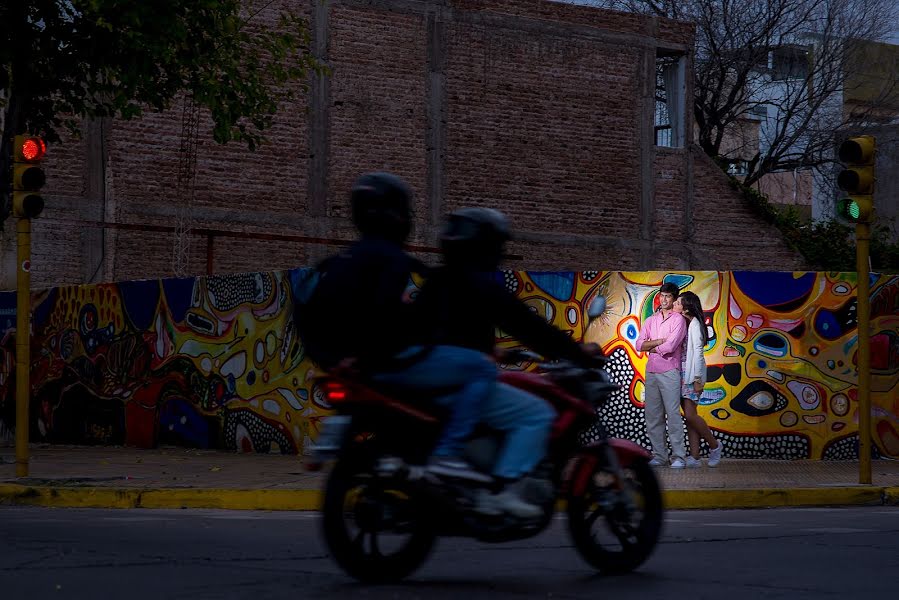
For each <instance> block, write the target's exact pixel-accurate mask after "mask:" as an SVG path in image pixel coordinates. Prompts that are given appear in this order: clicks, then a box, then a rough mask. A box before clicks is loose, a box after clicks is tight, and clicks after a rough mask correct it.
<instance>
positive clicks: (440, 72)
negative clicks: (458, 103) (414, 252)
mask: <svg viewBox="0 0 899 600" xmlns="http://www.w3.org/2000/svg"><path fill="white" fill-rule="evenodd" d="M429 9H432V10H429V11H428V13H427V36H428V39H427V51H428V72H427V78H428V79H427V82H426V94H427V100H426V102H427V130H426V132H425V143H426V147H427V152H428V154H427V198H428V206H429V208H430V212H429V214H428V226H429V228H430V229H431V230H432V232H433V231H435V230H436V228H437V227H439V224H440V222H441V219H442V217H443V211H444V202H443V199H444V194H445V192H446V179H445V175H444V157H445V154H446V49H447V42H446V23H445V21H444V19H443V18H442V14H441V10H440V7H439V6H429Z"/></svg>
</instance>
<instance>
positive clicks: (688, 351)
mask: <svg viewBox="0 0 899 600" xmlns="http://www.w3.org/2000/svg"><path fill="white" fill-rule="evenodd" d="M674 310H675V312H679V313H681V314H682V315H683V316H684V318H685V319H687V322H688V326H687V337H686V338H685V339H684V345H685V346H686V347H685V349H684V353H683V357H684V358H683V363H682V365H681V375H682V377H681V380H682V382H683V387H682V391H681V402H680V404H681V408H682V409H683V411H684V420H685V421H686V423H687V439H688V440H689V441H690V456H688V457H687V467H701V466H702V461H701V460H699V438H700V437H701V438H702V439H704V440H705V441H706V442H708V444H709V466H710V467H717V466H718V463H720V462H721V452H722V450H723V446H722V444H721V442H719V441H718V440H716V439H715V436H713V435H712V430H711V429H709V426H708V424H707V423H706V422H705V421H704V420H703V418H702V417H700V416H699V414H698V413H697V412H696V405H697V404H699V399H700V398H701V397H702V390H703V389H704V388H705V383H706V368H705V356H704V355H703V349H704V348H705V345H706V344H707V343H708V341H709V339H708V332H707V330H706V327H705V314H704V313H703V311H702V303H701V302H700V301H699V296H697V295H696V294H694V293H693V292H683V293H681V294H680V296H678V298H677V300H675V301H674Z"/></svg>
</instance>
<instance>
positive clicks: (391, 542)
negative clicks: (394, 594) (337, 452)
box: [322, 461, 436, 583]
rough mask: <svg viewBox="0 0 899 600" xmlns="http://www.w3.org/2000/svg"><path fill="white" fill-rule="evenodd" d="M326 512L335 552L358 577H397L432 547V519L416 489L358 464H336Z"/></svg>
mask: <svg viewBox="0 0 899 600" xmlns="http://www.w3.org/2000/svg"><path fill="white" fill-rule="evenodd" d="M322 513H323V514H322V518H323V521H322V522H323V528H324V536H325V542H326V543H327V545H328V548H329V550H330V551H331V554H332V556H333V557H334V559H335V560H336V561H337V564H338V565H340V567H341V568H342V569H343V570H344V571H346V572H347V573H348V574H349V575H351V576H352V577H355V578H356V579H358V580H359V581H363V582H366V583H389V582H395V581H399V580H401V579H403V578H404V577H406V576H407V575H409V574H410V573H412V572H413V571H414V570H415V569H417V568H418V567H419V566H420V565H421V564H422V563H423V562H424V560H425V559H426V558H427V556H428V554H429V553H430V551H431V548H432V547H433V546H434V541H435V538H436V533H435V530H434V527H433V520H432V518H430V515H428V514H427V510H426V503H425V502H423V501H422V499H421V498H420V497H418V495H417V493H416V492H415V490H413V489H411V488H410V487H409V486H407V485H406V484H405V482H402V481H396V482H391V481H385V480H383V479H379V478H377V477H375V476H374V475H373V474H372V473H371V472H370V470H369V469H368V468H366V467H365V466H364V465H362V464H359V463H353V462H344V461H340V462H338V463H337V465H335V467H334V470H333V471H332V472H331V475H330V476H329V478H328V483H327V487H326V489H325V498H324V506H323V508H322Z"/></svg>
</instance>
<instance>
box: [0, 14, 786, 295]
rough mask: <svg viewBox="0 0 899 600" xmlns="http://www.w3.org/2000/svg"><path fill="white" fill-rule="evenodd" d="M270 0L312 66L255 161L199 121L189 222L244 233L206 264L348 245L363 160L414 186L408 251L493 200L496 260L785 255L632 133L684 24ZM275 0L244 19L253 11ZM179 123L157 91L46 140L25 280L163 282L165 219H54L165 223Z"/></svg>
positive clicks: (581, 265) (203, 260)
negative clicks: (292, 25) (659, 63)
mask: <svg viewBox="0 0 899 600" xmlns="http://www.w3.org/2000/svg"><path fill="white" fill-rule="evenodd" d="M282 2H285V3H288V4H290V5H291V6H292V7H293V8H294V10H297V11H300V12H302V13H303V14H304V15H305V16H306V17H307V18H308V19H309V23H310V29H311V31H312V33H313V40H312V47H313V48H314V50H315V52H316V53H317V55H318V56H320V57H321V59H322V60H323V61H324V62H325V63H326V64H327V65H328V66H329V67H330V69H331V73H330V76H328V77H311V78H310V81H309V88H308V90H307V91H306V93H304V94H301V95H300V96H299V97H298V98H297V99H296V100H295V101H293V102H290V103H285V104H284V105H283V107H282V111H281V112H280V113H279V115H278V117H277V118H276V119H275V125H274V128H273V129H272V130H271V131H270V132H269V134H268V137H269V139H270V144H268V145H266V146H264V147H262V148H261V149H260V150H259V151H258V152H256V153H255V154H251V153H249V152H247V151H246V150H245V149H244V148H243V147H242V146H240V145H239V144H229V145H227V146H218V145H216V144H215V143H214V142H212V140H211V136H210V133H209V122H208V119H207V116H206V115H201V120H200V123H201V128H200V138H199V145H198V155H197V156H198V161H197V172H196V183H195V188H194V196H193V204H192V206H193V210H192V215H193V224H194V227H196V228H209V229H219V230H228V231H239V232H246V233H247V235H248V237H247V238H246V239H234V238H218V239H215V240H213V243H212V248H213V250H214V261H213V263H214V270H215V271H216V272H234V271H251V270H270V269H277V268H289V267H293V266H297V265H302V264H307V263H309V262H311V261H313V260H315V259H316V258H317V257H319V256H321V255H322V254H323V253H327V252H331V251H332V250H333V246H323V245H316V244H304V243H300V242H298V241H284V240H280V241H272V240H270V239H269V240H265V239H259V238H260V237H261V236H256V237H253V234H254V233H257V234H258V233H265V234H281V235H287V234H295V235H302V236H312V237H321V238H330V239H349V238H351V237H352V236H353V230H352V226H351V224H350V223H349V221H348V219H347V207H346V194H347V191H348V187H349V185H350V183H351V181H352V179H353V178H354V177H355V176H356V175H358V174H359V173H361V172H364V171H366V170H371V169H384V170H391V171H395V172H397V173H398V174H400V175H402V176H403V177H405V178H406V179H407V180H408V181H409V183H410V184H411V186H412V187H413V188H414V190H415V192H416V197H417V199H416V223H415V229H414V234H413V240H412V242H413V243H417V244H423V245H432V244H434V243H435V240H436V236H437V232H438V231H439V226H440V221H441V215H443V214H444V213H445V212H446V211H448V210H452V209H453V208H456V207H459V206H463V205H471V204H482V205H491V206H496V207H498V208H501V209H503V210H505V211H506V212H507V213H508V214H509V216H510V217H511V219H512V221H513V224H514V226H515V230H516V232H517V234H518V237H517V241H516V243H515V244H514V245H513V248H512V251H513V252H516V253H518V254H521V255H522V256H523V257H524V258H523V260H521V261H517V263H516V264H514V265H509V266H511V267H514V268H517V269H561V270H568V269H573V270H581V269H628V270H636V269H657V268H658V269H664V268H687V267H689V268H693V269H712V270H714V269H729V268H734V269H737V268H769V269H784V268H792V267H793V266H794V265H795V264H797V261H796V258H795V256H794V255H793V254H792V253H791V252H789V250H788V249H786V247H785V246H784V244H783V243H782V242H781V241H779V237H778V236H777V234H776V232H775V230H773V229H770V228H768V227H766V226H765V225H764V224H762V223H761V221H759V220H758V219H757V218H755V217H754V216H753V215H752V214H751V213H750V212H749V211H748V209H746V208H745V207H744V206H743V205H742V204H741V202H742V201H741V200H740V199H739V197H737V196H736V195H735V194H734V193H733V192H732V191H731V190H730V189H729V187H728V185H727V182H726V180H725V179H723V175H721V174H720V173H718V172H717V171H715V167H714V165H713V164H711V163H710V162H709V161H707V160H703V159H704V157H700V156H698V155H697V154H696V153H695V152H690V151H686V150H683V149H680V150H667V149H657V148H653V147H652V142H651V140H652V136H651V130H652V125H653V123H652V111H653V102H654V100H653V92H654V90H653V86H652V83H653V80H652V79H651V75H650V74H651V73H652V69H653V68H654V61H655V56H656V53H657V52H658V51H660V50H664V51H665V52H668V53H671V52H675V53H677V52H681V53H685V54H688V55H689V53H690V52H691V51H692V32H693V28H692V26H691V25H689V24H684V23H678V22H673V21H665V20H659V19H650V18H644V17H640V16H636V15H632V14H625V13H617V12H610V11H601V10H597V9H594V8H591V7H585V6H574V5H570V4H563V3H558V2H549V1H544V0H499V1H491V2H487V1H478V0H448V1H446V0H445V1H436V0H432V1H424V0H423V1H416V0H340V1H338V0H335V1H331V2H322V1H321V0H282ZM280 8H281V7H280V6H278V3H275V4H274V5H272V6H271V7H269V9H268V10H267V12H265V13H263V15H262V18H263V19H264V20H265V19H267V20H268V22H274V20H275V18H276V16H277V14H278V12H279V9H280ZM264 23H265V21H263V24H264ZM686 112H687V113H689V111H686ZM181 117H182V107H181V105H180V104H178V105H176V106H173V107H172V108H171V110H169V111H168V112H166V113H163V114H148V115H146V116H144V117H143V118H141V119H139V120H136V121H131V122H118V121H116V122H110V121H104V122H98V123H94V124H91V125H90V127H88V128H86V130H85V137H84V138H83V140H82V141H77V142H76V141H70V142H67V143H66V144H64V145H57V146H54V147H53V148H52V149H51V150H52V154H51V156H52V157H53V158H52V160H51V161H49V162H48V173H49V175H50V178H49V182H48V194H47V195H48V197H49V198H50V199H51V200H50V202H48V208H47V210H46V212H45V215H46V217H47V218H46V219H42V220H39V221H36V222H35V224H34V229H35V239H34V258H35V260H34V263H35V264H34V268H33V280H34V284H35V286H46V285H51V284H56V283H71V282H82V281H88V280H90V279H91V277H93V280H94V281H98V280H121V279H130V278H150V277H161V276H167V275H170V274H171V269H172V267H171V262H172V247H173V242H174V235H173V234H172V233H160V232H152V233H151V232H135V231H124V230H113V229H108V230H107V231H106V232H105V233H103V232H102V230H100V229H95V228H90V227H86V226H85V225H84V224H83V223H80V224H79V223H74V222H73V221H102V220H104V219H105V220H107V221H110V222H116V223H129V224H153V225H169V226H171V225H172V224H174V223H175V219H176V215H177V214H178V202H180V201H181V200H180V199H177V198H175V197H174V196H175V195H176V194H175V192H176V185H175V184H176V179H177V171H178V160H179V155H178V148H179V145H180V137H181ZM11 226H12V224H11V223H9V224H7V228H6V231H5V232H4V239H3V249H4V260H3V263H2V269H3V273H2V274H3V282H4V284H5V287H11V285H10V282H11V281H12V282H14V265H15V263H14V261H13V262H10V258H9V257H10V255H11V254H12V255H14V251H13V252H12V253H11V252H10V249H11V248H14V246H12V244H13V238H14V236H13V235H10V231H11ZM192 241H193V243H192V252H191V260H190V263H189V264H190V269H191V271H192V272H193V273H203V272H205V270H206V264H207V257H206V248H207V239H206V238H205V237H202V236H197V237H194V238H192ZM10 275H12V278H10Z"/></svg>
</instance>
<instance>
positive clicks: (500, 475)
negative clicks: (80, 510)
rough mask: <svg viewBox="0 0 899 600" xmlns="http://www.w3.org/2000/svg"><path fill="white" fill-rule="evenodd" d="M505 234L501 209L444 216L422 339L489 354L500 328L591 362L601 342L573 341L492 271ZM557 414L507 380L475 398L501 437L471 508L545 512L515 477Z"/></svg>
mask: <svg viewBox="0 0 899 600" xmlns="http://www.w3.org/2000/svg"><path fill="white" fill-rule="evenodd" d="M509 238H510V232H509V225H508V221H507V219H506V217H505V216H504V215H503V214H502V213H501V212H499V211H496V210H493V209H489V208H463V209H460V210H458V211H456V212H454V213H452V214H451V215H450V216H449V218H448V222H447V224H446V228H445V229H444V231H443V234H442V236H441V239H440V242H441V247H442V250H443V260H444V264H443V266H441V267H439V268H437V269H435V270H433V271H432V272H431V273H430V275H429V276H428V278H427V281H426V282H425V284H424V286H423V287H422V290H421V292H420V293H419V296H418V299H417V300H416V307H417V309H418V310H417V313H418V316H419V319H420V325H419V327H418V328H417V329H418V331H419V332H421V334H422V335H423V336H424V337H423V338H422V339H421V343H422V344H437V345H441V346H443V345H446V346H452V347H463V348H470V349H472V350H477V351H478V352H483V353H491V354H492V353H493V351H494V346H495V339H496V338H495V335H496V334H495V331H496V329H497V328H498V329H501V330H502V331H504V332H505V333H507V334H509V335H511V336H513V337H515V338H516V339H517V340H519V341H520V342H521V343H522V344H523V345H525V346H527V347H529V348H531V349H532V350H534V351H536V352H538V353H540V354H542V355H544V356H545V357H547V358H550V359H568V360H572V361H574V362H576V363H579V364H583V365H586V366H595V359H594V356H595V355H596V353H597V352H598V350H599V349H598V347H596V346H595V345H589V346H582V345H580V344H578V343H576V342H574V341H573V340H572V339H571V338H570V337H569V336H568V335H567V334H565V333H563V332H562V331H561V330H559V329H557V328H555V327H553V326H552V325H550V324H549V323H547V322H546V321H545V320H544V319H542V318H540V317H539V316H537V315H536V314H535V313H534V312H532V311H531V309H530V308H528V306H527V305H526V304H525V303H524V302H522V301H521V300H519V299H518V298H516V297H515V296H514V295H513V294H512V293H511V292H509V291H508V290H507V289H506V288H505V286H504V285H503V284H502V283H500V281H499V280H498V279H497V271H496V270H497V268H498V267H499V264H500V261H501V259H502V256H503V252H504V247H505V243H506V242H507V241H508V240H509ZM459 409H460V410H463V411H467V410H469V407H468V406H465V405H462V406H460V407H459ZM554 417H555V413H554V411H553V409H552V408H551V407H550V406H549V404H547V403H546V402H545V401H544V400H543V399H541V398H539V397H537V396H534V395H532V394H530V393H528V392H526V391H524V390H521V389H518V388H515V387H512V386H510V385H506V384H503V383H498V384H497V385H496V388H495V389H494V391H493V393H492V394H490V396H489V398H488V399H487V401H486V402H484V403H483V404H481V405H480V414H479V420H480V421H482V422H484V423H485V424H486V425H488V426H489V427H491V428H493V429H496V430H499V431H501V432H503V433H505V440H504V444H503V447H502V449H501V450H500V453H499V456H498V459H497V462H496V464H495V465H494V466H493V473H492V474H493V477H494V479H495V481H496V482H497V485H496V486H495V487H494V489H493V490H491V491H486V490H485V491H484V492H483V493H482V494H481V495H480V496H479V497H478V500H477V502H476V507H475V510H477V511H479V512H481V513H484V514H500V513H509V514H512V515H514V516H517V517H521V518H538V517H539V516H540V515H541V514H542V512H543V511H542V509H541V508H540V507H538V506H536V505H534V504H531V503H529V502H527V501H526V500H525V499H524V498H523V497H522V496H521V489H520V488H521V486H520V485H518V482H519V481H520V480H521V479H522V477H524V476H525V475H527V474H528V473H530V472H531V471H532V470H533V469H534V468H535V466H536V465H537V464H539V462H540V461H541V460H542V458H543V456H544V455H545V453H546V449H547V442H548V439H549V433H550V428H551V425H552V421H553V418H554ZM468 422H472V421H468ZM472 426H474V423H473V422H472ZM468 433H469V432H466V434H468Z"/></svg>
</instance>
